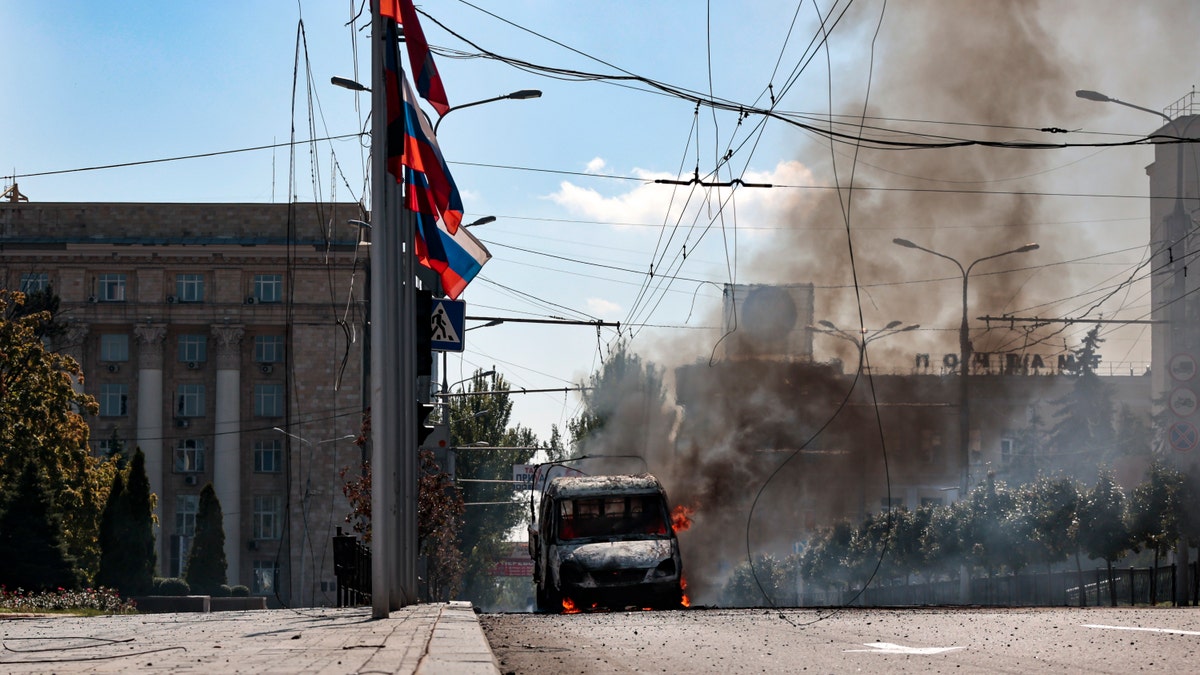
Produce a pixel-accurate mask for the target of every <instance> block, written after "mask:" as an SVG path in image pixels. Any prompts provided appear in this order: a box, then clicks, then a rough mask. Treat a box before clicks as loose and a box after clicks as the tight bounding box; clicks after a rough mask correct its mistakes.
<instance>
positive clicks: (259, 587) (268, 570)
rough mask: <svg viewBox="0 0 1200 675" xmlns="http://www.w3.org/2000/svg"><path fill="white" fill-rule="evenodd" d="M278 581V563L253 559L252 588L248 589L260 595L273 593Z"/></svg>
mask: <svg viewBox="0 0 1200 675" xmlns="http://www.w3.org/2000/svg"><path fill="white" fill-rule="evenodd" d="M278 581H279V565H276V564H275V561H273V560H255V561H254V588H252V589H250V590H251V591H253V592H254V593H257V594H260V595H271V594H273V593H275V588H276V584H277V583H278Z"/></svg>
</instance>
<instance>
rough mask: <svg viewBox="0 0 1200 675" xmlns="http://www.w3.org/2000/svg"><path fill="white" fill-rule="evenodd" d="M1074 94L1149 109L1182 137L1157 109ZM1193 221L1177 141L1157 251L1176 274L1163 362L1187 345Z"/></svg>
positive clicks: (1087, 93) (1082, 91)
mask: <svg viewBox="0 0 1200 675" xmlns="http://www.w3.org/2000/svg"><path fill="white" fill-rule="evenodd" d="M1075 95H1076V96H1078V97H1079V98H1082V99H1086V100H1088V101H1096V102H1098V103H1115V104H1117V105H1120V106H1125V107H1126V108H1133V109H1134V110H1140V111H1142V112H1145V113H1150V114H1151V115H1156V116H1158V117H1161V118H1162V119H1163V120H1164V121H1166V123H1167V125H1168V126H1170V127H1171V131H1172V132H1174V134H1175V135H1176V136H1180V137H1181V136H1182V135H1183V132H1182V130H1180V129H1179V126H1178V125H1177V124H1176V121H1175V120H1174V119H1171V117H1170V116H1169V115H1167V114H1165V113H1163V112H1160V111H1158V110H1153V109H1151V108H1145V107H1142V106H1140V105H1135V104H1133V103H1128V102H1126V101H1122V100H1120V99H1115V98H1113V97H1111V96H1107V95H1105V94H1101V93H1100V92H1098V91H1091V90H1089V89H1080V90H1078V91H1076V92H1075ZM1190 225H1191V218H1190V217H1189V216H1188V214H1187V210H1186V209H1185V208H1184V204H1183V143H1177V144H1176V145H1175V207H1174V209H1173V210H1172V211H1171V213H1170V214H1168V215H1167V217H1166V218H1165V219H1163V239H1165V242H1164V243H1165V244H1166V246H1165V247H1163V248H1162V250H1160V251H1158V253H1159V254H1160V255H1161V254H1163V253H1166V254H1167V259H1168V261H1169V263H1168V264H1169V265H1170V270H1171V274H1172V275H1173V279H1172V283H1171V286H1170V290H1171V295H1170V297H1168V298H1167V299H1166V302H1165V303H1163V304H1165V305H1167V306H1168V308H1169V309H1168V317H1169V320H1168V324H1169V325H1170V326H1171V329H1170V333H1169V335H1170V339H1169V340H1168V341H1167V344H1166V345H1165V349H1166V351H1167V352H1169V353H1168V354H1167V355H1166V358H1163V359H1156V360H1161V361H1163V362H1166V361H1168V360H1170V359H1171V357H1173V356H1174V355H1175V354H1177V353H1179V352H1182V351H1185V350H1186V349H1187V347H1188V345H1187V344H1186V343H1185V341H1184V338H1185V336H1186V335H1187V332H1186V330H1185V329H1186V325H1187V314H1186V312H1185V311H1184V306H1183V305H1184V303H1183V298H1184V296H1186V295H1187V278H1186V277H1185V274H1186V270H1187V264H1186V261H1187V258H1188V251H1187V236H1188V230H1189V229H1190ZM1161 306H1162V304H1157V303H1156V306H1155V309H1157V308H1158V307H1161ZM1164 386H1165V381H1164Z"/></svg>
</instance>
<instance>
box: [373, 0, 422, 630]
mask: <svg viewBox="0 0 1200 675" xmlns="http://www.w3.org/2000/svg"><path fill="white" fill-rule="evenodd" d="M371 5H372V15H371V84H372V86H371V258H370V260H371V273H372V275H373V277H374V278H372V280H371V298H370V300H371V363H370V369H371V375H370V383H371V481H372V482H371V503H372V507H371V511H372V513H371V533H372V544H371V548H372V551H371V615H372V616H373V617H374V618H377V619H383V618H387V617H388V615H389V613H390V612H391V611H392V610H395V609H399V608H401V607H403V606H405V605H407V604H411V603H413V602H416V599H417V593H416V587H417V586H416V558H417V555H416V548H417V525H416V520H417V513H416V511H417V455H416V447H415V446H416V427H415V418H416V411H415V408H414V404H413V401H414V398H413V388H414V386H415V378H414V372H415V371H414V365H415V362H414V351H413V350H414V349H415V334H414V324H413V319H414V317H413V312H412V311H411V309H412V307H413V306H414V305H413V300H414V293H413V283H414V276H413V254H412V247H411V246H406V245H405V243H406V242H410V241H412V232H413V214H412V213H411V212H408V210H407V209H406V208H404V207H403V203H402V201H401V199H400V191H399V189H398V187H397V181H396V180H395V178H394V177H392V176H390V175H389V173H388V168H387V151H388V143H387V127H388V112H387V86H386V84H385V82H384V72H383V71H384V58H385V52H384V50H385V49H394V45H389V44H388V41H387V31H386V30H385V28H384V19H383V16H382V14H381V12H380V11H379V10H380V7H379V5H380V0H373V1H372V3H371Z"/></svg>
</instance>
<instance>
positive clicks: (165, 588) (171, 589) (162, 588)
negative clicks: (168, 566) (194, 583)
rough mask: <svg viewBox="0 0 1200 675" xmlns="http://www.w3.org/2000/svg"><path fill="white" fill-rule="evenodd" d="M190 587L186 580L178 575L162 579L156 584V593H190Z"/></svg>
mask: <svg viewBox="0 0 1200 675" xmlns="http://www.w3.org/2000/svg"><path fill="white" fill-rule="evenodd" d="M191 592H192V587H191V586H188V582H186V581H184V580H183V579H180V578H178V577H170V578H167V579H163V580H162V583H161V584H159V585H158V590H157V591H156V594H157V595H190V594H191Z"/></svg>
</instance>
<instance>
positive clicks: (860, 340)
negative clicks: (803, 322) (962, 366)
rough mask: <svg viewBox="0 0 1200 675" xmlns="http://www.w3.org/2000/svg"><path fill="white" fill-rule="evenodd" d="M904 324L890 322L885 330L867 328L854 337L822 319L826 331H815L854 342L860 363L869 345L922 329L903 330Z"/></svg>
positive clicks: (916, 327) (822, 325) (911, 327)
mask: <svg viewBox="0 0 1200 675" xmlns="http://www.w3.org/2000/svg"><path fill="white" fill-rule="evenodd" d="M903 323H904V322H903V321H889V322H888V324H887V325H886V326H884V327H883V328H878V329H876V330H874V331H870V330H868V329H866V328H863V329H861V331H860V334H859V335H853V334H851V333H848V332H846V331H844V330H842V329H841V328H838V327H837V326H836V325H834V323H833V322H832V321H826V320H824V319H822V320H820V321H818V322H817V324H818V325H819V326H821V327H823V328H825V330H819V329H813V330H816V332H818V333H824V334H826V335H832V336H833V337H836V338H841V339H843V340H846V341H847V342H853V343H854V346H856V347H858V358H859V361H860V362H861V361H862V358H863V354H864V352H865V350H866V348H867V345H868V344H870V343H872V342H874V341H876V340H878V339H880V338H885V337H890V336H892V335H895V334H896V333H907V332H908V331H910V330H916V329H918V328H920V327H921V326H920V325H919V324H915V323H914V324H912V325H909V326H904V327H903V328H901V327H900V325H901V324H903Z"/></svg>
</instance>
